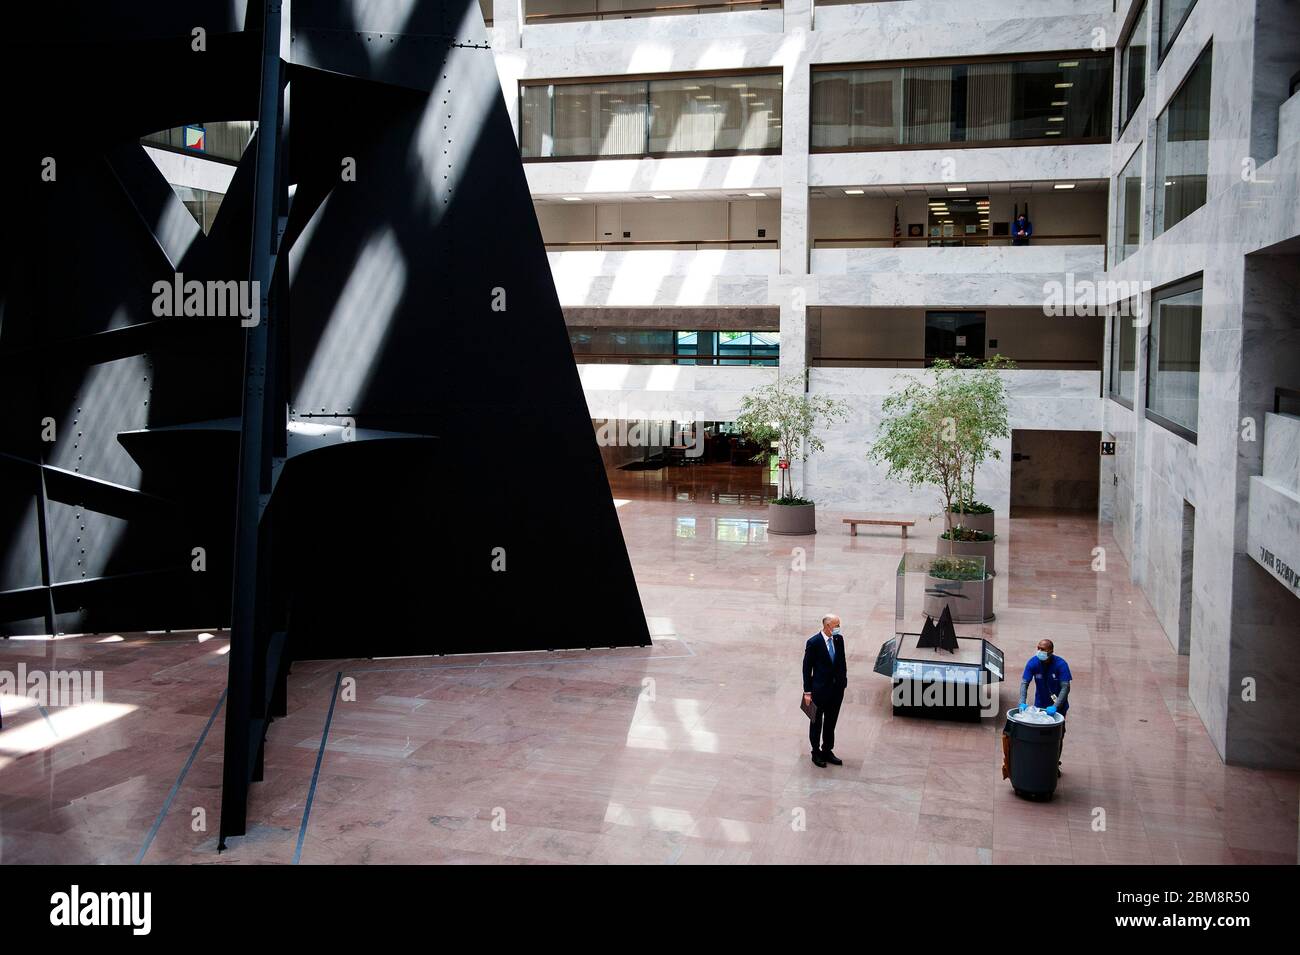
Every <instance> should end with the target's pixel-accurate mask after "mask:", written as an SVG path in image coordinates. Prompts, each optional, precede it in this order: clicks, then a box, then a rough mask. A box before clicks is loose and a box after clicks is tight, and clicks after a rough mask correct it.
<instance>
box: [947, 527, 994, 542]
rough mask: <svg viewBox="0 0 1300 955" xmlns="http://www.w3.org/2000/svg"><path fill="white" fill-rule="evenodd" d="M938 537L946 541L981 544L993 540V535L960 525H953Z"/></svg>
mask: <svg viewBox="0 0 1300 955" xmlns="http://www.w3.org/2000/svg"><path fill="white" fill-rule="evenodd" d="M939 536H940V537H941V538H943V539H944V540H946V541H967V542H970V543H981V544H982V543H985V542H987V541H991V540H993V536H994V535H992V534H989V533H987V532H986V531H981V530H977V529H976V528H974V527H963V526H962V525H960V524H954V525H953V527H952V530H947V531H944V532H943V533H942V534H940V535H939Z"/></svg>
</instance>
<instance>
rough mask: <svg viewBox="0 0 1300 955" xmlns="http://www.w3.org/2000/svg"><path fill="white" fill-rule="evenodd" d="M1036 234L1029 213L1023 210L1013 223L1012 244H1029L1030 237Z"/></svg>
mask: <svg viewBox="0 0 1300 955" xmlns="http://www.w3.org/2000/svg"><path fill="white" fill-rule="evenodd" d="M1033 234H1034V224H1033V223H1032V222H1030V221H1029V214H1028V213H1025V212H1022V213H1020V215H1018V216H1016V220H1015V221H1014V222H1012V223H1011V244H1012V245H1028V244H1029V237H1030V236H1031V235H1033Z"/></svg>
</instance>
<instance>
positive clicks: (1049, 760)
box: [1002, 710, 1065, 799]
mask: <svg viewBox="0 0 1300 955" xmlns="http://www.w3.org/2000/svg"><path fill="white" fill-rule="evenodd" d="M1002 732H1003V733H1004V734H1005V735H1006V736H1007V737H1009V743H1008V752H1007V759H1008V761H1009V762H1010V764H1011V788H1012V789H1014V790H1015V792H1016V795H1017V796H1023V797H1025V798H1026V799H1051V798H1052V794H1053V793H1054V792H1056V778H1057V767H1058V761H1059V759H1060V753H1061V738H1062V737H1063V736H1064V735H1065V717H1063V716H1061V714H1060V713H1056V714H1054V715H1053V722H1051V723H1030V722H1026V721H1024V720H1022V719H1021V718H1020V713H1019V710H1009V711H1008V712H1007V725H1006V726H1005V727H1004V728H1003V730H1002Z"/></svg>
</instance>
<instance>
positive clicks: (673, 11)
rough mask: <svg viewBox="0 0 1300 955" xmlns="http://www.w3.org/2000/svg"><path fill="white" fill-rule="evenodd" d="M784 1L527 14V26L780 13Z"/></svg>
mask: <svg viewBox="0 0 1300 955" xmlns="http://www.w3.org/2000/svg"><path fill="white" fill-rule="evenodd" d="M781 6H782V3H781V0H710V2H706V3H662V4H655V5H653V6H644V7H629V8H627V9H625V10H594V9H592V10H573V11H561V12H556V13H526V14H524V22H525V23H575V22H582V21H592V20H632V19H636V18H639V17H667V16H682V15H700V14H706V13H732V12H736V11H746V10H780V9H781Z"/></svg>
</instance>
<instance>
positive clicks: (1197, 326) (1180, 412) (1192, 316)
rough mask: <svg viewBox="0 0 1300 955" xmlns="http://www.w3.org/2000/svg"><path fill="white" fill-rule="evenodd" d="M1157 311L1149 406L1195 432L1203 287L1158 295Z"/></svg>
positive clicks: (1151, 355)
mask: <svg viewBox="0 0 1300 955" xmlns="http://www.w3.org/2000/svg"><path fill="white" fill-rule="evenodd" d="M1154 312H1155V314H1154V315H1153V320H1152V325H1151V352H1150V355H1149V356H1148V364H1149V365H1150V375H1149V381H1148V383H1147V407H1148V408H1149V409H1150V410H1151V411H1154V412H1155V413H1156V414H1158V415H1160V416H1161V417H1162V418H1168V419H1169V420H1170V421H1172V422H1174V423H1175V424H1178V425H1181V426H1182V427H1184V428H1186V429H1187V430H1188V431H1193V432H1194V431H1196V414H1197V392H1198V390H1199V388H1200V378H1201V290H1200V289H1193V290H1191V291H1188V292H1183V293H1181V294H1178V295H1172V296H1169V297H1167V298H1163V299H1160V298H1157V299H1156V301H1155V303H1154Z"/></svg>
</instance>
